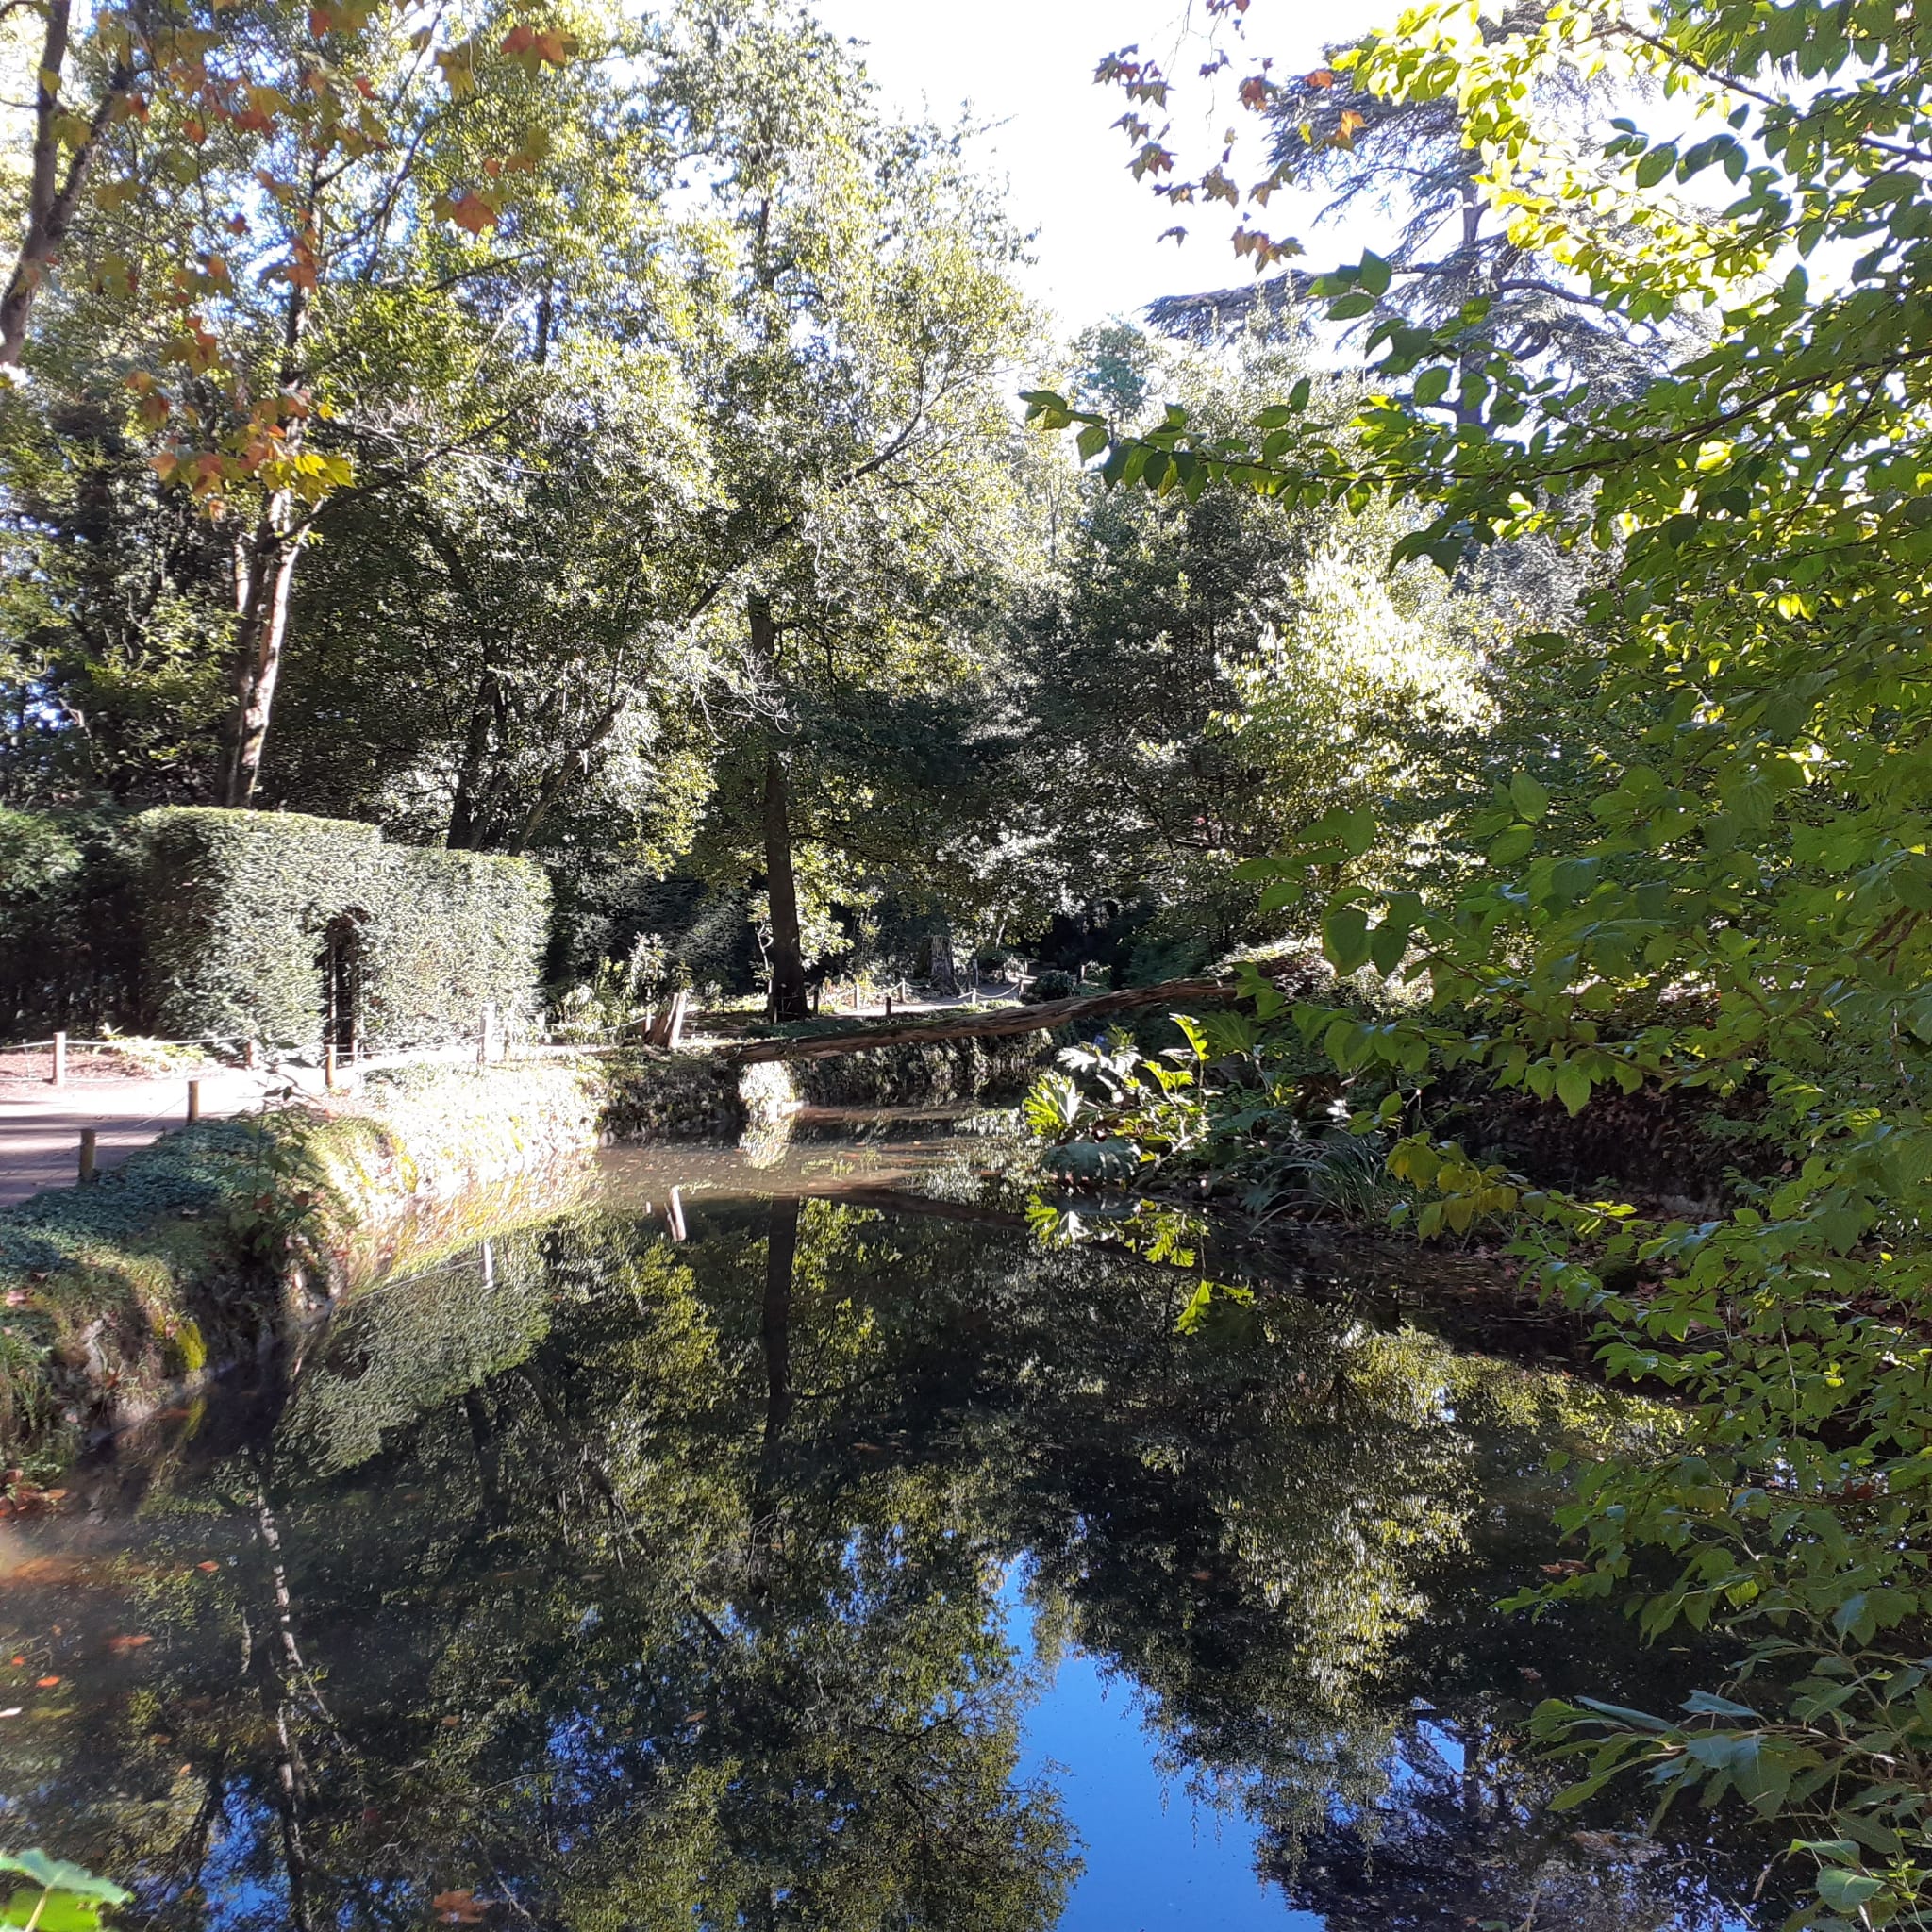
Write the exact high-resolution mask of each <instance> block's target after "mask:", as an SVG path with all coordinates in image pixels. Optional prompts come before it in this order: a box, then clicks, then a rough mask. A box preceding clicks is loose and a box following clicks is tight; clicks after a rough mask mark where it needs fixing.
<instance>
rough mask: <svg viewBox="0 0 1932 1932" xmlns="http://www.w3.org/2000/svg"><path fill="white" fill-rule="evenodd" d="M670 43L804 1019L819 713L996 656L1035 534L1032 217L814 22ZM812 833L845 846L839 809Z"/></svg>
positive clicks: (755, 714)
mask: <svg viewBox="0 0 1932 1932" xmlns="http://www.w3.org/2000/svg"><path fill="white" fill-rule="evenodd" d="M662 58H663V60H664V63H665V66H664V69H663V71H664V73H665V74H666V75H667V76H670V75H678V74H682V75H688V76H690V78H689V80H688V81H686V82H681V83H679V85H680V86H683V87H684V88H685V98H686V99H688V100H689V102H690V104H691V105H690V106H689V108H688V109H687V112H688V116H689V128H690V132H689V135H688V137H687V141H688V144H689V146H690V147H691V149H692V150H693V151H694V152H695V153H696V154H698V155H700V156H701V157H702V158H703V159H704V162H705V165H706V166H707V167H708V169H709V171H710V180H711V190H712V200H711V208H710V210H709V211H708V214H707V215H706V216H705V217H704V218H702V219H701V220H698V221H694V222H693V223H692V224H691V226H690V228H689V229H688V231H687V233H688V243H689V246H690V250H691V254H690V260H691V275H692V277H693V280H694V281H698V280H700V278H702V281H701V285H709V284H711V283H714V282H720V281H722V282H723V283H724V285H725V286H727V287H729V288H730V289H731V290H732V291H733V299H732V300H731V301H730V302H729V303H728V304H723V305H719V306H718V307H717V308H716V309H715V310H714V311H713V313H714V316H715V320H714V322H713V323H712V325H711V333H710V336H709V339H708V341H705V342H704V343H702V344H701V345H699V346H698V347H697V348H696V350H695V351H694V353H693V358H692V369H693V374H692V378H691V379H692V382H693V386H694V388H695V390H696V392H697V394H698V395H699V396H700V397H701V398H702V407H703V408H704V409H705V411H706V415H707V419H708V421H709V422H710V423H711V424H712V425H714V441H713V445H712V446H713V452H714V460H715V462H716V464H717V468H718V475H719V478H720V484H721V491H720V494H721V499H722V501H723V503H724V504H725V505H727V506H728V508H724V510H722V512H721V514H720V516H719V518H718V527H717V533H716V550H717V553H718V554H719V555H720V556H721V558H723V559H724V561H723V562H722V563H721V566H720V570H719V573H718V581H719V582H720V583H721V585H722V584H724V583H725V582H727V581H728V582H730V583H731V584H732V587H733V590H734V592H735V596H734V601H735V602H736V604H737V606H738V625H739V626H740V627H739V628H738V629H737V631H736V637H735V641H734V654H735V658H736V662H737V666H738V671H737V679H738V683H739V689H740V692H741V695H740V698H739V701H738V704H737V705H736V707H735V710H736V714H737V715H736V726H737V729H738V730H739V731H740V732H741V733H742V734H743V736H742V739H741V745H742V756H743V757H744V758H745V759H747V760H748V761H749V763H750V765H751V766H752V767H753V768H754V772H753V774H751V782H750V783H749V785H747V784H745V783H743V782H741V783H739V784H738V785H737V786H735V787H732V788H728V791H729V792H730V795H733V796H736V797H738V798H741V799H743V800H745V801H746V802H747V804H748V805H749V804H751V801H754V800H755V805H753V806H752V808H751V809H750V811H748V812H747V814H746V816H744V817H741V819H740V820H739V822H738V839H739V840H740V841H742V843H743V844H745V845H747V846H750V847H753V848H754V849H755V850H756V851H757V855H758V861H759V866H758V869H759V870H760V871H761V872H762V874H763V880H764V888H765V893H766V897H767V901H768V905H769V909H770V918H771V928H772V937H771V955H772V969H771V970H772V986H773V1001H774V1013H775V1014H776V1016H777V1017H778V1018H780V1019H788V1020H789V1019H797V1018H801V1017H803V1015H804V1013H805V1011H806V991H805V967H804V957H803V951H802V947H801V943H800V924H801V919H800V912H799V897H800V895H799V891H798V885H797V879H796V871H797V865H796V858H795V851H794V845H795V834H794V826H793V821H794V818H795V817H796V816H797V807H798V804H799V802H800V801H799V800H798V799H797V798H796V797H795V795H794V794H795V791H796V789H797V780H798V776H799V768H800V766H801V763H802V761H803V760H804V759H806V758H809V757H811V756H812V755H813V753H814V752H815V751H816V750H817V749H818V746H817V742H816V724H817V715H816V714H819V713H829V714H831V715H832V716H834V717H837V718H841V719H843V718H849V717H850V716H851V715H852V713H853V709H854V707H855V706H857V705H862V704H864V703H865V702H868V701H869V699H870V697H871V694H872V693H874V692H877V693H879V694H880V695H882V696H884V697H887V698H889V699H890V698H891V697H897V696H904V695H907V694H909V693H911V692H913V691H935V690H942V689H948V688H951V689H955V690H963V689H966V688H970V687H971V686H973V685H974V684H975V683H978V682H980V681H981V673H980V667H979V665H978V664H977V663H976V662H975V661H974V658H973V656H972V653H971V649H970V645H969V642H968V640H969V638H970V637H971V635H972V633H973V632H974V630H983V628H984V626H985V625H986V621H987V619H986V613H987V612H988V610H989V608H997V588H996V587H997V585H998V583H999V581H1000V579H1001V577H1002V576H1003V575H1005V574H1006V573H1007V572H1008V571H1010V570H1011V569H1012V568H1013V567H1014V563H1015V561H1016V558H1015V552H1016V550H1018V551H1020V552H1021V556H1022V558H1024V548H1023V546H1024V538H1023V537H1022V536H1021V532H1020V528H1019V517H1018V502H1017V497H1016V492H1015V490H1014V471H1015V467H1016V464H1015V460H1014V458H1013V455H1012V447H1013V439H1012V437H1011V435H1010V432H1009V428H1008V418H1007V417H1006V415H1005V412H1004V409H1003V407H1002V401H1001V390H1002V386H1003V384H1004V382H1005V381H1006V380H1007V379H1008V369H1009V367H1010V365H1011V363H1012V361H1013V360H1014V358H1016V357H1017V355H1018V354H1019V352H1020V351H1021V349H1022V348H1023V347H1024V345H1025V344H1026V342H1027V341H1028V340H1029V329H1030V324H1029V319H1028V317H1027V314H1026V310H1025V308H1024V303H1023V301H1022V299H1021V297H1020V294H1019V291H1018V290H1017V288H1016V287H1015V285H1014V283H1013V281H1012V279H1011V274H1010V269H1011V264H1012V263H1013V261H1014V259H1015V258H1016V256H1017V252H1018V248H1019V242H1018V238H1017V237H1016V236H1015V235H1014V233H1013V232H1012V230H1011V228H1010V226H1009V225H1008V223H1007V221H1006V218H1005V215H1004V213H1003V211H1002V210H1001V209H1000V208H999V206H998V204H997V202H996V201H995V200H994V199H993V198H992V197H991V195H990V194H989V192H987V190H986V189H985V187H984V185H983V184H981V183H979V182H978V181H976V180H974V178H973V177H972V176H971V175H967V174H966V173H965V172H964V171H963V169H962V166H961V163H960V159H959V154H958V144H957V142H953V141H951V140H949V139H946V138H943V137H941V136H940V135H939V134H937V133H936V132H935V131H934V130H931V129H929V128H919V127H900V126H893V125H890V124H887V123H884V122H882V121H881V120H879V119H878V118H877V116H876V115H875V113H874V111H873V110H872V109H871V108H870V107H869V106H868V105H867V104H866V103H865V102H864V99H863V94H862V84H861V82H860V79H859V76H858V71H857V69H856V68H855V67H853V66H852V64H851V63H850V60H849V58H848V57H847V56H846V55H845V54H844V53H843V52H842V50H841V49H840V48H838V46H837V45H836V43H835V42H832V40H831V39H830V38H829V37H827V36H824V35H823V34H821V33H819V32H818V31H817V30H816V29H813V30H810V31H805V30H797V31H795V32H794V31H792V30H789V29H788V30H787V31H786V32H784V33H781V32H779V31H778V30H777V29H776V28H775V27H774V26H772V25H770V24H769V23H768V22H765V21H764V20H763V19H762V17H759V18H758V19H755V20H754V21H751V22H747V21H745V20H744V19H742V18H741V17H737V16H734V15H731V14H727V13H726V12H725V11H724V10H722V9H715V8H711V9H706V8H698V9H693V10H692V12H691V14H690V15H689V16H688V17H687V18H686V19H685V20H684V21H682V22H680V23H674V24H673V25H672V26H671V28H670V29H669V31H668V33H667V36H666V40H665V44H664V48H663V53H662ZM667 84H668V81H667ZM1016 539H1018V540H1019V541H1016ZM721 594H722V592H721ZM863 783H864V778H863V775H862V774H855V785H856V786H857V785H863ZM804 803H805V804H806V806H807V808H808V809H809V808H811V807H812V805H813V804H814V803H815V801H812V800H810V799H807V800H805V801H804ZM747 834H749V835H750V837H749V838H747V837H746V835H747ZM808 836H809V837H811V838H813V839H815V840H816V839H820V838H823V839H824V842H825V843H826V844H827V845H828V846H829V847H830V848H831V849H832V850H840V849H841V835H840V834H838V833H833V832H831V831H830V830H829V828H828V827H825V826H823V825H822V824H818V823H812V824H811V825H810V829H809V832H808ZM860 842H861V841H860V840H859V838H858V837H857V836H854V837H851V838H850V841H849V843H848V844H847V845H846V846H845V847H844V848H843V849H845V850H847V851H849V850H850V849H851V847H852V846H854V845H858V844H859V843H860ZM900 849H901V850H904V849H905V846H904V844H903V843H902V844H901V846H900Z"/></svg>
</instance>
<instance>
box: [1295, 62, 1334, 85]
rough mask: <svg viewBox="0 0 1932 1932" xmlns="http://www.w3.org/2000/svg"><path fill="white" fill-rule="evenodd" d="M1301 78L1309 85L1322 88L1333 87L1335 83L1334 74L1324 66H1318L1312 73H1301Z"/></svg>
mask: <svg viewBox="0 0 1932 1932" xmlns="http://www.w3.org/2000/svg"><path fill="white" fill-rule="evenodd" d="M1302 79H1303V80H1304V81H1305V82H1307V85H1308V86H1309V87H1315V88H1322V87H1333V86H1334V85H1335V75H1333V74H1332V73H1330V72H1329V70H1328V69H1327V68H1325V67H1318V68H1316V69H1315V71H1314V73H1312V74H1305V75H1302Z"/></svg>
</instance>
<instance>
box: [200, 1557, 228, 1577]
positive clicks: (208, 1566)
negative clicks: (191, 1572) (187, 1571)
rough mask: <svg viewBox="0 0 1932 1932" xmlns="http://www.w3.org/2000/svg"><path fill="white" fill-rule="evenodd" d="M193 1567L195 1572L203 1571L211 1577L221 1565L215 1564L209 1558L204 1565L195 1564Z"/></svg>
mask: <svg viewBox="0 0 1932 1932" xmlns="http://www.w3.org/2000/svg"><path fill="white" fill-rule="evenodd" d="M194 1567H195V1568H196V1569H197V1570H205V1571H207V1572H208V1574H210V1575H212V1574H214V1573H215V1572H216V1571H217V1570H219V1569H220V1568H221V1567H222V1566H221V1565H220V1564H219V1563H217V1562H215V1561H214V1560H213V1558H209V1560H208V1562H206V1563H197V1564H196V1565H195V1566H194Z"/></svg>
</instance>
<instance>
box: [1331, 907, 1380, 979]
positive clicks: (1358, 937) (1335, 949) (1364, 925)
mask: <svg viewBox="0 0 1932 1932" xmlns="http://www.w3.org/2000/svg"><path fill="white" fill-rule="evenodd" d="M1322 950H1323V951H1324V953H1325V954H1326V955H1327V956H1328V963H1329V964H1330V965H1331V966H1333V967H1334V968H1335V970H1336V972H1338V973H1339V974H1341V975H1342V976H1343V977H1344V978H1346V977H1347V975H1348V974H1351V973H1355V972H1358V971H1359V970H1360V969H1361V967H1362V966H1363V965H1365V964H1366V963H1367V961H1368V957H1369V915H1368V913H1367V912H1366V911H1364V910H1363V908H1361V907H1359V906H1335V907H1331V908H1329V910H1328V913H1327V916H1326V917H1325V918H1324V920H1323V921H1322Z"/></svg>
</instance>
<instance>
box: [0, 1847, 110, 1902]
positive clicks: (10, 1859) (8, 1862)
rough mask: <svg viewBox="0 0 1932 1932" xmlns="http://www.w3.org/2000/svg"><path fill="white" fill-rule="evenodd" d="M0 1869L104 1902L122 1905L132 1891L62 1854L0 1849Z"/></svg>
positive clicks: (41, 1883) (46, 1885) (40, 1883)
mask: <svg viewBox="0 0 1932 1932" xmlns="http://www.w3.org/2000/svg"><path fill="white" fill-rule="evenodd" d="M0 1872H18V1873H20V1874H22V1876H23V1877H26V1878H30V1879H32V1880H33V1882H34V1883H35V1884H36V1885H38V1886H40V1887H42V1889H43V1890H55V1889H56V1888H58V1890H62V1891H72V1892H76V1893H78V1894H79V1895H80V1896H81V1897H82V1898H95V1899H99V1900H100V1901H101V1902H102V1903H103V1904H105V1905H110V1906H122V1905H125V1904H126V1903H127V1901H128V1900H129V1899H131V1898H132V1897H133V1896H134V1894H133V1893H132V1892H131V1891H129V1890H127V1889H126V1888H125V1886H120V1885H116V1884H115V1883H114V1881H113V1880H112V1879H111V1878H96V1877H95V1876H94V1874H92V1872H90V1871H89V1870H88V1869H87V1867H86V1866H85V1865H73V1864H70V1863H68V1861H67V1860H66V1859H65V1858H50V1857H48V1856H47V1855H46V1853H45V1852H42V1851H38V1850H36V1851H28V1852H0Z"/></svg>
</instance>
